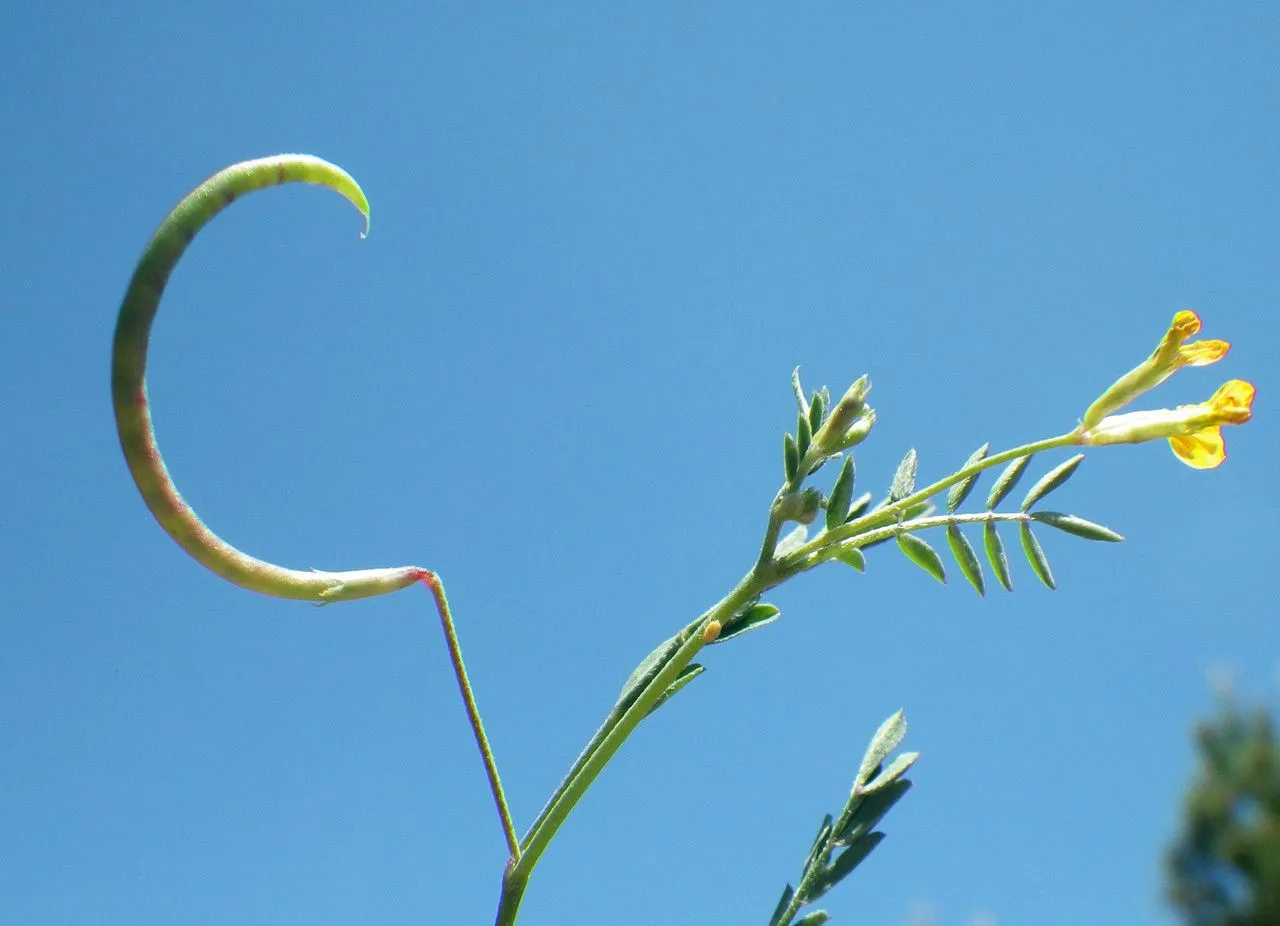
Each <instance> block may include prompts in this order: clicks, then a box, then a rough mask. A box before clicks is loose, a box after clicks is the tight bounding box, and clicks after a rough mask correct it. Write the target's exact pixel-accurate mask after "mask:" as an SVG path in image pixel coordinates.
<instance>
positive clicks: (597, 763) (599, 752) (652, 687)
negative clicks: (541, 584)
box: [494, 570, 772, 926]
mask: <svg viewBox="0 0 1280 926" xmlns="http://www.w3.org/2000/svg"><path fill="white" fill-rule="evenodd" d="M771 585H772V583H771V582H770V581H769V580H767V579H765V578H763V577H761V576H758V575H757V573H756V572H755V571H754V570H753V571H752V572H751V573H749V574H748V575H747V576H746V577H745V578H744V579H743V580H742V581H741V582H739V583H738V585H737V586H736V587H735V588H734V590H733V591H732V592H730V593H729V594H728V595H726V596H725V597H724V598H722V599H721V600H720V601H719V602H717V603H716V604H715V605H714V606H713V607H712V608H710V609H709V610H708V611H706V612H705V613H704V614H703V615H702V616H701V617H699V618H698V619H697V620H696V621H693V622H692V623H690V624H689V625H688V626H687V627H686V628H685V629H684V631H682V633H681V634H680V636H681V637H683V638H684V639H683V642H681V643H680V645H679V646H678V647H677V648H676V649H675V650H674V651H673V652H672V653H671V654H670V655H669V656H668V657H667V659H666V661H665V662H664V663H663V664H662V668H661V669H660V670H659V671H658V672H657V673H656V674H655V675H654V676H653V678H652V679H651V680H650V681H649V683H648V684H647V685H645V686H644V687H643V688H642V689H641V690H640V691H639V692H638V693H637V694H636V696H635V698H634V699H633V700H631V701H629V702H627V701H624V702H620V703H619V705H617V706H616V707H615V708H614V710H613V711H611V712H610V715H609V717H608V718H606V720H605V722H604V724H603V725H602V726H601V727H600V729H599V730H598V731H597V733H596V736H595V737H593V738H592V741H591V743H589V744H588V746H587V748H586V749H585V750H584V751H583V754H582V755H581V756H580V757H579V759H578V761H577V762H576V763H575V764H574V768H573V769H571V770H570V773H569V775H568V776H567V777H566V778H565V780H564V781H563V782H562V783H561V785H560V787H559V788H558V789H557V791H556V793H555V794H554V795H552V797H551V800H550V801H548V803H547V806H546V807H545V808H544V809H543V811H542V813H541V814H539V816H538V819H537V820H535V821H534V823H533V825H532V826H531V827H530V828H529V832H528V833H527V834H526V835H525V837H524V839H523V840H522V841H521V847H522V849H523V855H521V856H520V857H519V858H518V859H513V861H512V862H509V863H508V865H507V868H506V871H505V872H504V873H503V878H502V896H501V898H500V900H499V903H498V913H497V918H496V919H495V921H494V923H495V926H513V924H514V923H515V922H516V916H517V914H518V913H519V909H520V900H521V898H522V897H523V894H524V890H525V888H526V887H527V885H528V881H529V876H530V874H531V873H532V871H533V869H534V867H535V866H536V865H537V864H538V860H539V859H540V858H541V857H542V854H543V852H545V851H546V849H547V846H548V845H549V844H550V842H551V840H552V839H553V838H554V837H555V834H556V833H557V831H559V829H560V827H561V826H562V825H563V824H564V821H565V820H566V819H567V818H568V816H569V814H570V813H571V812H572V811H573V808H574V807H575V806H576V805H577V803H578V801H580V800H581V799H582V796H583V795H584V794H585V793H586V792H587V789H588V788H590V787H591V785H592V783H594V782H595V780H596V779H597V778H598V777H599V776H600V773H601V772H602V771H603V770H604V767H605V766H606V765H607V764H608V763H609V761H610V760H611V759H612V758H613V756H614V755H615V754H616V753H617V751H618V749H619V748H620V747H621V746H622V744H623V743H624V742H626V740H627V737H629V736H630V735H631V734H632V733H633V732H634V731H635V729H636V727H638V726H639V725H640V722H641V721H642V720H644V718H645V717H646V716H648V714H649V711H650V710H651V709H652V708H653V705H654V704H655V703H656V702H657V700H658V698H660V697H661V696H662V694H663V693H664V692H665V691H666V690H667V688H668V687H670V685H671V683H672V682H674V681H675V679H676V676H678V675H679V674H680V671H681V670H682V669H684V667H685V666H687V665H688V664H689V662H690V661H691V660H692V659H693V657H694V656H695V655H697V653H698V650H700V649H702V647H703V646H705V645H706V644H705V643H704V641H703V633H704V632H705V630H706V627H707V625H708V624H710V623H711V622H712V621H719V622H721V623H722V624H723V623H724V622H725V621H726V620H728V619H729V618H730V617H731V616H732V615H733V614H734V613H736V612H737V611H738V610H740V609H741V608H742V606H743V605H745V604H746V603H747V602H749V601H751V600H752V599H753V598H756V597H758V596H759V595H760V594H762V593H763V592H764V591H766V590H767V589H768V588H770V587H771Z"/></svg>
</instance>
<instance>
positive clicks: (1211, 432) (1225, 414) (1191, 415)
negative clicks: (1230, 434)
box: [1076, 379, 1255, 469]
mask: <svg viewBox="0 0 1280 926" xmlns="http://www.w3.org/2000/svg"><path fill="white" fill-rule="evenodd" d="M1254 391H1255V390H1254V388H1253V384H1252V383H1246V382H1245V381H1244V380H1242V379H1233V380H1231V381H1230V382H1227V383H1224V384H1223V385H1222V387H1221V388H1220V389H1219V390H1218V391H1217V392H1215V393H1214V394H1213V397H1212V398H1210V399H1209V401H1207V402H1201V403H1200V404H1199V405H1180V406H1178V407H1177V408H1162V409H1157V410H1155V411H1149V412H1130V413H1128V414H1126V415H1111V416H1109V417H1107V418H1103V419H1102V420H1101V421H1099V422H1098V423H1097V424H1095V425H1094V426H1093V427H1091V428H1088V429H1085V430H1082V431H1081V433H1080V436H1079V438H1078V439H1077V441H1076V442H1077V443H1079V444H1084V445H1086V446H1094V447H1097V446H1102V445H1103V444H1138V443H1142V442H1143V441H1149V440H1157V439H1159V438H1162V437H1167V438H1168V439H1169V446H1170V447H1172V448H1173V453H1174V455H1175V456H1176V457H1177V458H1178V459H1179V460H1181V461H1182V462H1183V463H1186V464H1187V465H1188V466H1191V467H1194V468H1195V469H1212V468H1213V467H1215V466H1217V465H1218V464H1220V463H1221V462H1222V461H1223V460H1225V459H1226V458H1227V452H1226V447H1225V445H1224V444H1223V441H1222V426H1223V425H1224V424H1244V423H1245V422H1246V421H1248V420H1249V419H1250V418H1251V417H1252V416H1253V411H1252V406H1253V395H1254Z"/></svg>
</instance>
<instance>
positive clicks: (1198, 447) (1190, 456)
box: [1169, 426, 1227, 469]
mask: <svg viewBox="0 0 1280 926" xmlns="http://www.w3.org/2000/svg"><path fill="white" fill-rule="evenodd" d="M1169 446H1170V447H1171V448H1172V449H1173V454H1174V456H1176V457H1177V458H1178V459H1179V460H1181V461H1182V462H1183V463H1185V464H1187V465H1188V466H1190V467H1191V468H1192V469H1213V468H1214V467H1215V466H1219V465H1221V463H1222V461H1223V460H1225V459H1226V458H1227V447H1226V444H1225V443H1224V442H1223V440H1222V428H1220V427H1216V426H1215V427H1212V428H1205V429H1204V430H1203V431H1197V432H1196V433H1195V434H1179V435H1177V436H1175V437H1171V438H1169Z"/></svg>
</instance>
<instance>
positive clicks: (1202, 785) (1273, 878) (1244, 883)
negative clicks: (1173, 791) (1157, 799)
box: [1168, 699, 1280, 926]
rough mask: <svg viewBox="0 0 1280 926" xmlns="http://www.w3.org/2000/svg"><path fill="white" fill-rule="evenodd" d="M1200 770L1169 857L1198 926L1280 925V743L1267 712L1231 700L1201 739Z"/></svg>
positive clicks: (1180, 897) (1173, 883) (1182, 900)
mask: <svg viewBox="0 0 1280 926" xmlns="http://www.w3.org/2000/svg"><path fill="white" fill-rule="evenodd" d="M1195 740H1196V747H1197V750H1198V752H1199V755H1200V769H1199V771H1198V775H1197V778H1196V780H1195V781H1194V782H1193V783H1192V785H1191V788H1190V789H1189V791H1188V792H1187V796H1186V799H1185V807H1184V819H1183V823H1182V832H1181V833H1180V834H1179V836H1178V837H1177V839H1176V841H1175V842H1174V844H1173V846H1172V848H1171V849H1170V852H1169V857H1168V876H1169V897H1170V900H1171V902H1172V903H1173V905H1174V906H1175V907H1176V908H1177V909H1178V911H1179V913H1180V915H1181V916H1182V919H1183V921H1184V922H1186V923H1188V924H1190V926H1276V924H1280V741H1278V740H1277V737H1276V729H1275V723H1274V720H1273V718H1272V715H1271V713H1270V712H1269V711H1268V710H1267V709H1266V708H1265V707H1264V706H1258V707H1255V708H1252V709H1248V710H1246V709H1243V708H1241V707H1240V706H1239V705H1238V704H1237V703H1236V702H1235V701H1234V700H1231V699H1224V701H1223V703H1222V705H1221V707H1220V709H1219V713H1218V716H1217V717H1216V718H1214V719H1213V720H1211V721H1206V722H1201V723H1200V724H1199V725H1198V726H1197V728H1196V732H1195Z"/></svg>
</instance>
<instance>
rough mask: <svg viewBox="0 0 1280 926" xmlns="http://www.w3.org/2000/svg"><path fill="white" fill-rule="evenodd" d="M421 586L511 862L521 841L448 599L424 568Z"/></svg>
mask: <svg viewBox="0 0 1280 926" xmlns="http://www.w3.org/2000/svg"><path fill="white" fill-rule="evenodd" d="M422 584H423V585H425V586H426V587H427V589H428V590H429V591H430V592H431V596H432V597H433V598H435V600H436V610H437V611H439V612H440V626H441V627H443V628H444V639H445V643H446V645H447V646H448V648H449V660H450V661H451V662H452V663H453V674H454V677H455V678H457V680H458V691H459V692H460V693H461V694H462V703H463V705H464V706H465V707H466V709H467V720H468V721H469V722H470V723H471V732H472V733H473V734H474V735H475V738H476V746H477V747H479V749H480V758H481V760H482V761H483V762H484V771H485V774H486V775H488V776H489V790H490V791H492V792H493V802H494V804H495V805H497V808H498V819H499V820H500V821H501V822H502V833H503V835H504V836H505V837H506V840H507V851H508V852H510V853H511V858H512V859H516V860H518V859H519V858H520V842H519V840H517V839H516V828H515V825H514V824H513V823H512V822H511V809H510V808H509V807H508V806H507V798H506V795H505V794H504V793H503V791H502V778H501V777H499V775H498V763H497V761H496V760H495V759H494V757H493V749H492V747H490V746H489V737H487V736H486V735H485V732H484V722H483V721H482V720H481V719H480V708H479V707H478V706H477V705H476V696H475V694H474V693H473V692H472V690H471V680H470V679H469V678H468V677H467V667H466V665H465V664H464V663H463V661H462V646H461V644H459V643H458V634H457V631H455V630H454V627H453V615H452V614H450V612H449V600H448V599H447V598H445V595H444V585H443V584H442V583H441V582H440V577H439V576H437V575H436V574H435V573H434V572H428V571H427V570H425V569H424V570H422Z"/></svg>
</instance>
